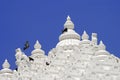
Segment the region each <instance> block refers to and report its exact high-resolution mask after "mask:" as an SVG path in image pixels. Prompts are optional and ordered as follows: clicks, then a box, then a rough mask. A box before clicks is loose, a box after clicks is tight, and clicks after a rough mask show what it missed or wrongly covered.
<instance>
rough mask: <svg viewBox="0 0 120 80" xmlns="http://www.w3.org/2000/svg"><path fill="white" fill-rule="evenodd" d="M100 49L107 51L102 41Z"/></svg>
mask: <svg viewBox="0 0 120 80" xmlns="http://www.w3.org/2000/svg"><path fill="white" fill-rule="evenodd" d="M99 49H100V50H105V49H106V46H105V45H104V44H103V42H102V41H100V44H99Z"/></svg>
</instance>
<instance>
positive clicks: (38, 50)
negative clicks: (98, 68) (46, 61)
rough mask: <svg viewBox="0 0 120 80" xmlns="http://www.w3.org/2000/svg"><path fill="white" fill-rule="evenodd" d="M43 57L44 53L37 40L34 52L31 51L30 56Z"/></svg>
mask: <svg viewBox="0 0 120 80" xmlns="http://www.w3.org/2000/svg"><path fill="white" fill-rule="evenodd" d="M43 55H45V52H44V51H43V50H42V49H41V44H40V43H39V41H38V40H37V41H36V43H35V45H34V50H33V51H32V56H34V57H37V56H43Z"/></svg>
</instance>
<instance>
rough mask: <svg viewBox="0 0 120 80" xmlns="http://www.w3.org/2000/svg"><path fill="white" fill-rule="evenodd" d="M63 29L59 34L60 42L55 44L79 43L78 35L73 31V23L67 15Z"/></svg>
mask: <svg viewBox="0 0 120 80" xmlns="http://www.w3.org/2000/svg"><path fill="white" fill-rule="evenodd" d="M64 29H65V31H64V32H63V33H62V34H61V35H60V36H59V41H60V42H59V43H58V44H57V46H65V45H79V42H80V35H79V34H78V33H76V32H75V30H74V24H73V22H72V21H71V18H70V17H69V16H68V17H67V20H66V22H65V24H64Z"/></svg>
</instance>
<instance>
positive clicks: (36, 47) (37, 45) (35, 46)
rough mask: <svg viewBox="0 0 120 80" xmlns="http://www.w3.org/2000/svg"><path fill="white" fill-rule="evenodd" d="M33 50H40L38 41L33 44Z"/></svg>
mask: <svg viewBox="0 0 120 80" xmlns="http://www.w3.org/2000/svg"><path fill="white" fill-rule="evenodd" d="M34 48H35V49H41V45H40V43H39V41H38V40H37V41H36V43H35V45H34Z"/></svg>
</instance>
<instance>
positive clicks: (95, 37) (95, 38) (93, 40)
mask: <svg viewBox="0 0 120 80" xmlns="http://www.w3.org/2000/svg"><path fill="white" fill-rule="evenodd" d="M92 42H93V44H95V45H97V33H92Z"/></svg>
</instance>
